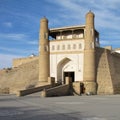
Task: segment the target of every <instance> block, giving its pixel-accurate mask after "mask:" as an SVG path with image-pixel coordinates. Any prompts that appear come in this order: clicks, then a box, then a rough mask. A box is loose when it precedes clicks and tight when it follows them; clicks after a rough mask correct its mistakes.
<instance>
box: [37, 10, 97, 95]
mask: <svg viewBox="0 0 120 120" xmlns="http://www.w3.org/2000/svg"><path fill="white" fill-rule="evenodd" d="M49 33H50V30H49V28H48V20H47V19H46V18H42V19H41V21H40V35H39V36H40V38H39V39H40V41H39V82H40V83H43V82H47V81H48V77H50V48H49V47H50V46H49ZM83 53H84V58H83V59H84V62H83V84H84V87H85V91H86V92H92V93H94V94H96V86H97V85H96V64H95V28H94V14H93V13H92V12H91V11H89V12H88V13H87V14H86V24H85V29H84V51H83Z"/></svg>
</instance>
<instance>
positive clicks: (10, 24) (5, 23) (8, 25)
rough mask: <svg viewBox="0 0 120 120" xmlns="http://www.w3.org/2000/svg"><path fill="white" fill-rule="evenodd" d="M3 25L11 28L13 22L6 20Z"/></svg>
mask: <svg viewBox="0 0 120 120" xmlns="http://www.w3.org/2000/svg"><path fill="white" fill-rule="evenodd" d="M3 25H4V26H6V27H8V28H11V27H12V26H13V25H12V23H11V22H4V23H3Z"/></svg>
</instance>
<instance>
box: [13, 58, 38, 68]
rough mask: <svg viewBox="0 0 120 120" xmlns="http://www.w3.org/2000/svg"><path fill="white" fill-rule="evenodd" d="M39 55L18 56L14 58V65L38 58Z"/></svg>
mask: <svg viewBox="0 0 120 120" xmlns="http://www.w3.org/2000/svg"><path fill="white" fill-rule="evenodd" d="M37 59H38V56H33V57H26V58H16V59H13V67H18V66H19V65H22V64H25V63H28V62H31V61H34V60H37Z"/></svg>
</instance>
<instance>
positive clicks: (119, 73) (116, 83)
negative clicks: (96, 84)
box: [108, 51, 120, 94]
mask: <svg viewBox="0 0 120 120" xmlns="http://www.w3.org/2000/svg"><path fill="white" fill-rule="evenodd" d="M108 61H109V66H110V71H111V77H112V84H113V88H114V94H118V93H119V94H120V54H119V53H112V54H111V52H110V51H109V52H108Z"/></svg>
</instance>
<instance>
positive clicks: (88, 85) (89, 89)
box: [83, 82, 97, 95]
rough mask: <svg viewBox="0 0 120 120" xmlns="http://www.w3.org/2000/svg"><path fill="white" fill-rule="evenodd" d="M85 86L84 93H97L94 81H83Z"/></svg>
mask: <svg viewBox="0 0 120 120" xmlns="http://www.w3.org/2000/svg"><path fill="white" fill-rule="evenodd" d="M83 83H84V88H85V94H88V95H96V94H97V83H95V82H83Z"/></svg>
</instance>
